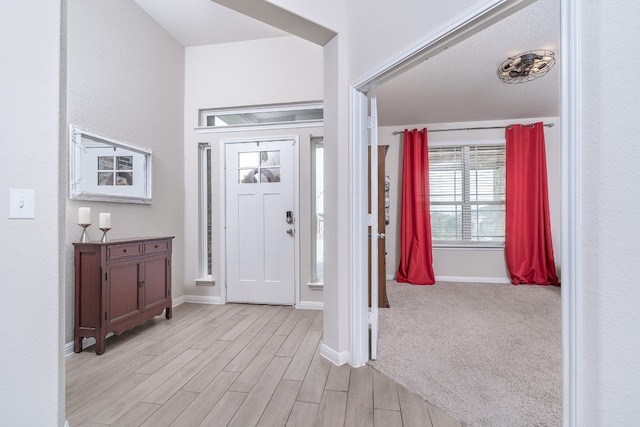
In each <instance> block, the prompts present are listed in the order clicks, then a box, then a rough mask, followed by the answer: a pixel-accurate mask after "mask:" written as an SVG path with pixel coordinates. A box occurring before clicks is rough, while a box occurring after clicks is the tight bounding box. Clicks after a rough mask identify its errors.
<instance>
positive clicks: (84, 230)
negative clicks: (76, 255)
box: [78, 224, 91, 243]
mask: <svg viewBox="0 0 640 427" xmlns="http://www.w3.org/2000/svg"><path fill="white" fill-rule="evenodd" d="M78 225H79V226H80V227H82V235H81V236H80V243H89V233H87V227H88V226H90V225H91V224H78Z"/></svg>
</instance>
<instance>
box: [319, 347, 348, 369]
mask: <svg viewBox="0 0 640 427" xmlns="http://www.w3.org/2000/svg"><path fill="white" fill-rule="evenodd" d="M320 356H322V357H324V358H325V359H327V360H328V361H329V362H331V363H333V364H334V365H336V366H342V365H344V364H345V363H348V362H349V356H350V355H349V352H348V351H343V352H342V353H338V352H337V351H335V350H334V349H332V348H331V347H329V346H328V345H326V344H325V343H322V344H320Z"/></svg>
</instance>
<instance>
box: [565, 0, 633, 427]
mask: <svg viewBox="0 0 640 427" xmlns="http://www.w3.org/2000/svg"><path fill="white" fill-rule="evenodd" d="M578 4H579V5H580V12H581V13H582V18H583V21H582V40H581V48H582V51H581V55H580V59H579V61H580V65H581V66H582V75H583V80H582V85H581V86H582V105H581V106H576V112H577V113H578V114H582V120H583V126H582V129H581V133H582V135H581V138H582V144H581V148H582V169H581V171H580V173H581V177H582V210H581V212H582V221H583V222H582V230H583V232H582V235H581V238H582V252H581V255H582V269H581V275H582V277H581V283H580V286H581V289H582V294H583V298H584V299H583V301H582V304H580V305H579V307H581V308H582V317H583V322H584V323H583V325H582V326H583V330H584V334H583V337H582V340H583V341H582V352H581V354H582V357H583V363H584V365H583V367H582V372H581V374H582V378H583V385H582V390H583V393H584V402H583V405H582V411H583V414H582V416H583V425H585V426H630V425H636V424H638V420H640V399H639V397H638V388H639V386H640V368H639V367H638V355H639V354H640V335H639V331H640V309H638V302H640V287H639V286H638V277H639V276H640V262H639V260H640V246H639V245H638V236H640V221H639V220H638V215H637V212H638V210H639V209H640V191H638V182H640V169H639V168H638V164H639V163H640V148H639V147H638V137H637V135H638V120H637V118H638V117H639V116H640V104H639V102H638V100H639V99H640V85H639V84H638V78H637V76H634V73H625V72H622V73H621V72H620V58H625V63H624V68H625V69H629V70H634V69H638V68H639V67H640V58H639V57H638V55H636V51H637V40H638V37H639V36H640V31H639V30H638V24H637V17H638V4H637V3H636V2H634V1H630V0H627V1H619V2H616V5H615V7H606V5H604V4H600V3H597V2H596V3H592V2H578Z"/></svg>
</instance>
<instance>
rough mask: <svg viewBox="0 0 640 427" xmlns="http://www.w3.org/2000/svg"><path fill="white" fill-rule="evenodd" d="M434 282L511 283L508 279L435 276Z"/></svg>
mask: <svg viewBox="0 0 640 427" xmlns="http://www.w3.org/2000/svg"><path fill="white" fill-rule="evenodd" d="M436 282H469V283H511V281H510V280H509V278H508V277H467V276H436Z"/></svg>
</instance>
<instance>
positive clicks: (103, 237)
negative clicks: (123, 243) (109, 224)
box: [100, 228, 111, 243]
mask: <svg viewBox="0 0 640 427" xmlns="http://www.w3.org/2000/svg"><path fill="white" fill-rule="evenodd" d="M100 230H102V239H100V243H107V231H109V230H111V228H100Z"/></svg>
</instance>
